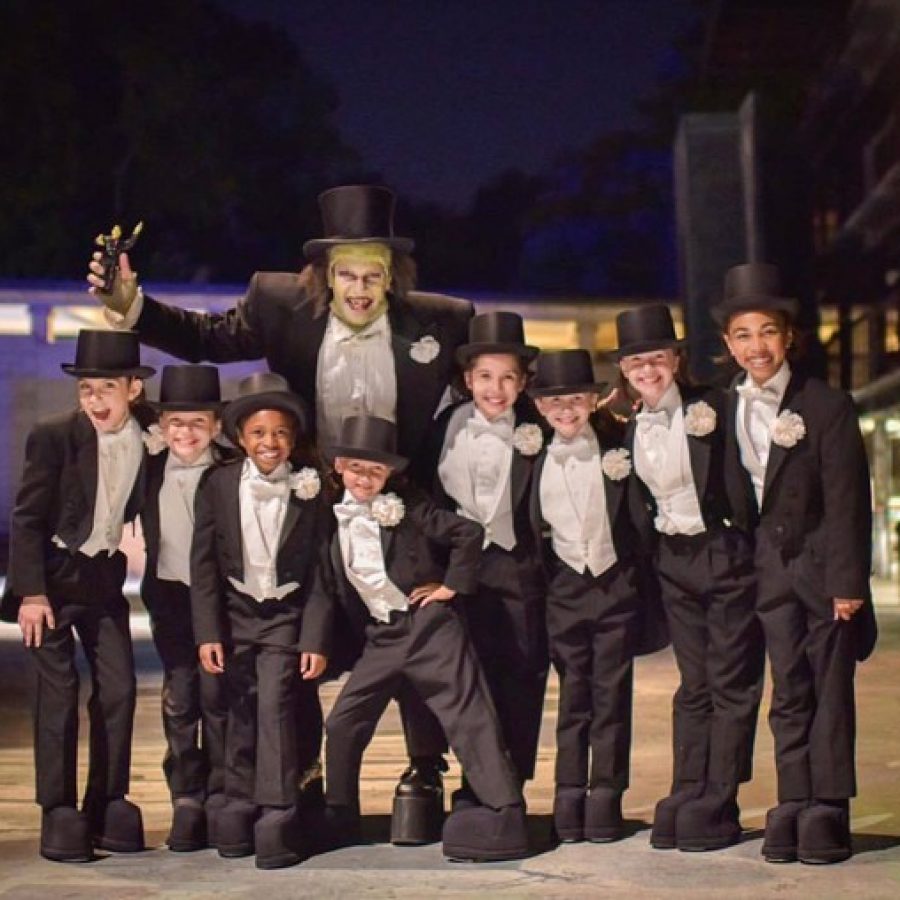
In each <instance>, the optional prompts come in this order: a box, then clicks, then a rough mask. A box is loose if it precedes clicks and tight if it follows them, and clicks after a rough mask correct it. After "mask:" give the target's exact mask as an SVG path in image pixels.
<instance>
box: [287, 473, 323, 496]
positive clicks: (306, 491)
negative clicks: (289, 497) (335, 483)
mask: <svg viewBox="0 0 900 900" xmlns="http://www.w3.org/2000/svg"><path fill="white" fill-rule="evenodd" d="M288 481H289V483H290V485H291V490H292V491H293V492H294V493H295V494H296V495H297V496H298V497H299V498H300V499H301V500H312V499H313V498H314V497H318V496H319V491H320V490H322V481H321V479H320V478H319V473H318V472H317V471H316V470H315V469H313V468H312V467H311V466H304V467H303V468H302V469H301V470H300V471H299V472H292V473H291V474H290V476H289V477H288Z"/></svg>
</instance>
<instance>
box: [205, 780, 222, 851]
mask: <svg viewBox="0 0 900 900" xmlns="http://www.w3.org/2000/svg"><path fill="white" fill-rule="evenodd" d="M226 803H228V798H227V797H226V796H225V795H224V794H222V793H217V794H210V795H209V796H208V797H207V798H206V800H204V801H203V811H204V813H205V814H206V843H207V845H208V846H210V847H218V846H219V832H218V825H219V813H221V812H222V810H223V809H224V808H225V804H226Z"/></svg>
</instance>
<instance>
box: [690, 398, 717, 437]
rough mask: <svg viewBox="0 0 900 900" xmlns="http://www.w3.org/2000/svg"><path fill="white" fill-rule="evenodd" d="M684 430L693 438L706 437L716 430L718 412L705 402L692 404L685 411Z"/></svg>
mask: <svg viewBox="0 0 900 900" xmlns="http://www.w3.org/2000/svg"><path fill="white" fill-rule="evenodd" d="M684 430H685V432H686V433H687V434H689V435H690V436H691V437H706V435H708V434H712V433H713V432H714V431H715V430H716V411H715V410H714V409H713V408H712V407H711V406H710V405H709V404H708V403H707V402H706V401H704V400H698V401H697V402H696V403H691V404H690V406H688V407H687V409H685V411H684Z"/></svg>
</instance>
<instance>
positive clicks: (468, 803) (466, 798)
mask: <svg viewBox="0 0 900 900" xmlns="http://www.w3.org/2000/svg"><path fill="white" fill-rule="evenodd" d="M475 806H481V801H480V800H479V799H478V797H477V796H476V794H475V791H473V790H472V788H470V787H469V786H468V785H467V784H464V785H463V786H462V787H460V788H457V789H456V790H455V791H454V792H453V793H452V794H451V795H450V809H451V810H452V811H453V812H456V811H457V810H458V809H472V808H473V807H475Z"/></svg>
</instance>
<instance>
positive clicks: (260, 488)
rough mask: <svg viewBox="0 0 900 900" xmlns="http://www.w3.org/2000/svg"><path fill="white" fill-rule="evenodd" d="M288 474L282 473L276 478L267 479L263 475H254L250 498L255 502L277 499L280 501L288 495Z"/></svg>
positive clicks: (251, 480)
mask: <svg viewBox="0 0 900 900" xmlns="http://www.w3.org/2000/svg"><path fill="white" fill-rule="evenodd" d="M287 475H288V473H287V472H284V473H281V474H279V475H277V476H275V477H274V478H266V477H264V476H262V475H254V476H253V477H252V478H251V479H250V496H251V497H253V499H254V500H271V499H272V497H277V498H278V499H279V500H280V499H283V498H284V497H286V496H287V493H288V478H287Z"/></svg>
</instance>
